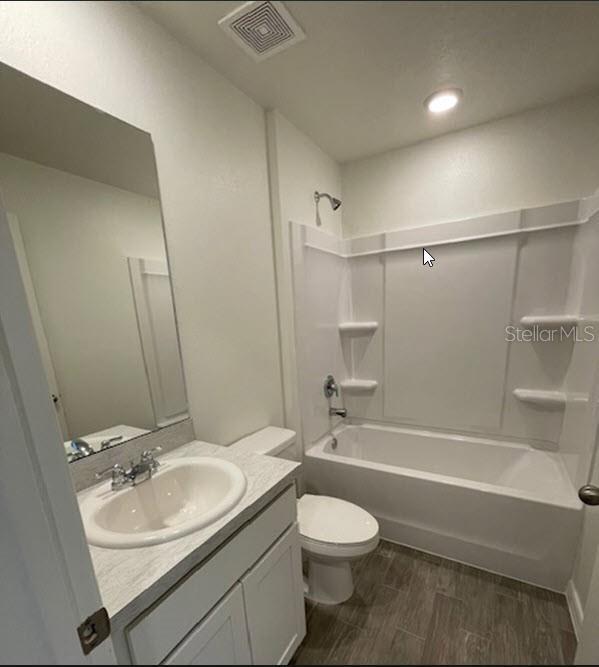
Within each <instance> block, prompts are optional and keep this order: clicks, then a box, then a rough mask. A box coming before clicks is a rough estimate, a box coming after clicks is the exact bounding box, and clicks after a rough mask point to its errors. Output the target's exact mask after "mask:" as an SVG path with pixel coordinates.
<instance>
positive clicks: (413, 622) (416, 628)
mask: <svg viewBox="0 0 599 667" xmlns="http://www.w3.org/2000/svg"><path fill="white" fill-rule="evenodd" d="M354 577H355V592H354V595H353V596H352V597H351V598H350V599H349V600H348V601H347V602H345V603H343V604H341V605H337V606H328V605H314V604H311V603H307V605H306V620H307V626H308V629H307V635H306V638H305V640H304V642H303V643H302V645H301V646H300V648H299V649H298V651H297V653H296V654H295V656H294V659H293V662H294V663H295V664H297V665H336V664H343V665H351V664H359V665H368V664H379V665H384V664H387V665H418V664H424V665H456V664H458V665H485V664H499V665H518V664H520V665H522V664H526V665H530V664H532V665H568V664H573V660H574V652H575V650H576V639H575V636H574V631H573V628H572V623H571V621H570V615H569V613H568V608H567V605H566V600H565V598H564V596H563V595H559V594H557V593H553V592H551V591H547V590H545V589H542V588H536V587H534V586H529V585H527V584H523V583H520V582H518V581H514V580H512V579H506V578H504V577H500V576H498V575H494V574H490V573H488V572H484V571H482V570H477V569H476V568H473V567H468V566H466V565H462V564H459V563H455V562H453V561H448V560H445V559H443V558H438V557H436V556H431V555H429V554H425V553H422V552H420V551H415V550H413V549H408V548H406V547H402V546H398V545H395V544H391V543H390V542H383V541H382V542H381V543H380V544H379V546H378V548H377V549H376V551H374V552H373V553H371V554H370V555H369V556H367V557H366V558H364V559H362V560H361V561H358V562H357V564H356V566H355V571H354Z"/></svg>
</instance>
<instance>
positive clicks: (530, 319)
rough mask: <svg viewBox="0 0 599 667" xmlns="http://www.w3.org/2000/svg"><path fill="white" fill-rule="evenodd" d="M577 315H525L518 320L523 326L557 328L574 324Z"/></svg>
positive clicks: (577, 320) (576, 320) (575, 323)
mask: <svg viewBox="0 0 599 667" xmlns="http://www.w3.org/2000/svg"><path fill="white" fill-rule="evenodd" d="M579 319H580V318H579V317H578V315H526V316H525V317H523V318H522V319H521V320H520V324H521V325H522V326H523V327H531V328H532V327H539V328H541V329H559V328H560V327H572V326H576V325H577V324H578V322H579Z"/></svg>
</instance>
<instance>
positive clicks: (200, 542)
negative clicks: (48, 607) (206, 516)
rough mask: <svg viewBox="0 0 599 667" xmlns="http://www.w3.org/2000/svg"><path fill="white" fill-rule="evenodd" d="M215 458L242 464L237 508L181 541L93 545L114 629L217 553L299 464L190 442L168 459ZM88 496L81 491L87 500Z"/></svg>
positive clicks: (294, 474)
mask: <svg viewBox="0 0 599 667" xmlns="http://www.w3.org/2000/svg"><path fill="white" fill-rule="evenodd" d="M182 456H213V457H216V458H221V459H225V460H227V461H231V462H233V463H235V464H236V465H238V466H239V467H240V468H241V470H243V472H244V473H245V476H246V478H247V488H246V491H245V493H244V495H243V497H242V498H241V500H240V501H239V503H238V504H237V505H236V506H235V507H234V508H233V509H232V510H231V511H230V512H228V513H227V514H225V515H224V516H223V517H221V518H220V519H219V520H218V521H215V522H214V523H212V524H210V525H209V526H207V527H206V528H202V529H201V530H198V531H195V532H193V533H190V534H189V535H185V536H183V537H180V538H179V539H176V540H172V541H170V542H165V543H164V544H156V545H153V546H148V547H139V548H135V549H105V548H102V547H95V546H91V545H90V548H89V549H90V553H91V557H92V562H93V565H94V570H95V572H96V578H97V580H98V586H99V588H100V594H101V596H102V601H103V603H104V606H105V607H106V610H107V611H108V615H109V616H110V618H111V622H112V625H113V629H117V628H123V627H124V626H125V625H127V624H129V623H130V622H131V621H132V620H133V619H134V618H135V617H136V616H138V615H139V614H140V613H141V612H142V611H144V610H145V609H147V608H148V607H149V606H150V605H151V604H153V603H154V602H155V601H156V600H157V599H158V598H159V597H160V596H162V595H163V594H164V593H166V592H167V591H168V590H169V589H170V588H171V587H172V586H173V585H175V584H176V583H177V581H178V580H179V579H181V577H183V576H185V575H186V574H187V573H188V572H189V571H190V570H191V569H192V568H194V567H195V566H197V565H198V564H199V563H200V562H201V561H202V560H204V559H205V558H206V557H207V556H209V555H210V554H211V553H212V552H213V551H214V550H215V549H217V548H218V547H219V546H220V545H221V544H222V543H223V542H224V541H225V540H226V539H227V538H228V537H230V536H231V535H232V534H233V533H235V532H236V531H237V530H239V528H241V527H242V526H243V524H244V523H246V522H247V521H249V520H250V519H251V518H252V517H253V516H254V515H255V514H256V513H257V512H259V511H260V510H261V509H262V508H263V507H265V506H266V505H267V504H268V503H269V502H270V501H271V500H272V499H273V498H275V497H276V496H277V495H278V494H279V493H280V492H281V491H282V490H283V489H285V488H286V487H287V486H289V484H291V483H292V481H293V480H294V479H295V478H296V477H297V475H298V473H299V469H300V467H301V466H300V464H299V463H295V462H293V461H287V460H284V459H277V458H273V457H270V456H263V455H261V454H254V453H251V452H236V451H234V450H233V449H231V448H229V447H219V446H218V445H211V444H208V443H205V442H198V441H195V442H190V443H188V444H187V445H183V446H182V447H178V448H177V449H174V450H173V451H171V452H169V453H168V454H165V455H164V456H163V457H161V458H163V459H169V458H173V457H182ZM88 491H89V489H86V490H85V491H82V492H81V493H80V494H79V495H78V497H79V498H83V497H84V496H85V494H86V493H87V492H88Z"/></svg>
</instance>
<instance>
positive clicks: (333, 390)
mask: <svg viewBox="0 0 599 667" xmlns="http://www.w3.org/2000/svg"><path fill="white" fill-rule="evenodd" d="M323 391H324V395H325V397H326V398H331V397H332V396H333V394H335V396H339V387H338V385H337V382H336V381H335V378H334V377H333V376H332V375H327V376H326V378H325V380H324V387H323Z"/></svg>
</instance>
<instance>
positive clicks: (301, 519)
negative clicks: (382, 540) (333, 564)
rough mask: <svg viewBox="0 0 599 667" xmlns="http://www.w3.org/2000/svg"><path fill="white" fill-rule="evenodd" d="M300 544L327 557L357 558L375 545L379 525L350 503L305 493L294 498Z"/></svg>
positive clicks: (315, 553) (367, 513)
mask: <svg viewBox="0 0 599 667" xmlns="http://www.w3.org/2000/svg"><path fill="white" fill-rule="evenodd" d="M297 514H298V523H299V532H300V540H301V546H302V548H303V549H305V550H306V551H307V552H308V553H311V554H314V555H319V556H325V557H328V558H358V557H360V556H363V555H366V554H367V553H370V552H371V551H372V550H373V549H374V548H375V547H376V545H377V544H378V540H379V525H378V522H377V520H376V519H375V518H374V517H373V516H372V515H371V514H370V513H369V512H367V511H366V510H364V509H362V508H361V507H358V506H357V505H354V504H353V503H350V502H347V501H346V500H341V499H340V498H332V497H331V496H317V495H313V494H310V493H306V494H304V495H303V496H302V497H301V498H300V499H299V500H298V501H297Z"/></svg>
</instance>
